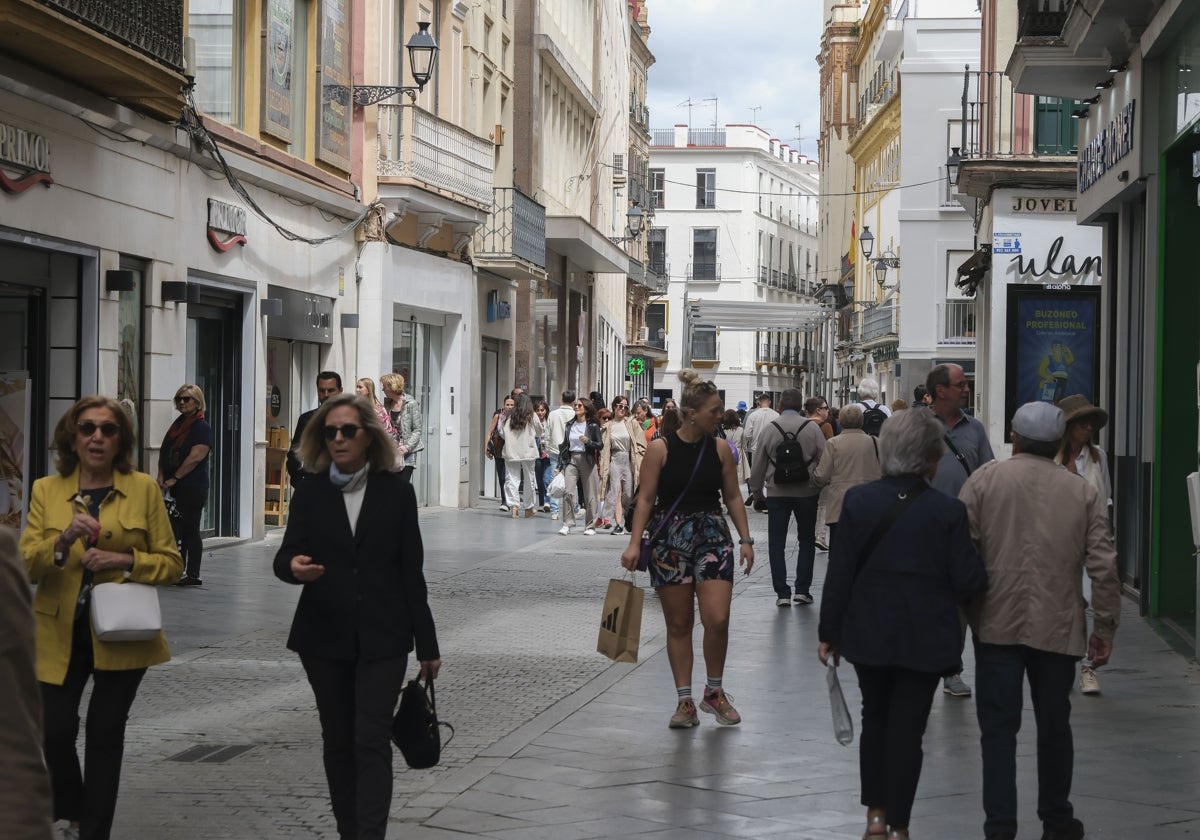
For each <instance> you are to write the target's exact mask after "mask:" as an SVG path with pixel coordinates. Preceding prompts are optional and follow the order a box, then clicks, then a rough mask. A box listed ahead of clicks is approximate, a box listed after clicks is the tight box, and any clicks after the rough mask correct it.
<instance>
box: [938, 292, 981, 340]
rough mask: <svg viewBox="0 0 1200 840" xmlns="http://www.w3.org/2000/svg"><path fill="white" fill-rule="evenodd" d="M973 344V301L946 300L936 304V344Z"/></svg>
mask: <svg viewBox="0 0 1200 840" xmlns="http://www.w3.org/2000/svg"><path fill="white" fill-rule="evenodd" d="M974 343H975V301H973V300H948V301H946V302H945V303H939V304H938V344H958V345H963V344H966V345H972V344H974Z"/></svg>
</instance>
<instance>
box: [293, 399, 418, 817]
mask: <svg viewBox="0 0 1200 840" xmlns="http://www.w3.org/2000/svg"><path fill="white" fill-rule="evenodd" d="M395 452H396V450H395V444H394V442H393V441H392V439H391V438H390V437H389V436H388V434H387V432H385V431H384V430H383V426H382V424H380V422H379V419H378V418H377V417H376V416H375V412H374V410H373V409H372V408H371V406H370V405H368V404H367V402H366V400H363V399H361V398H359V397H357V396H355V395H352V394H347V395H345V396H338V397H333V398H332V399H329V400H327V401H326V402H325V404H323V405H322V406H321V408H320V409H318V411H317V414H316V415H315V416H314V417H313V420H312V422H311V423H310V424H309V428H307V429H306V430H305V433H304V437H303V439H302V440H301V442H300V458H301V459H302V460H303V462H304V465H305V467H306V468H307V469H308V470H309V471H310V472H311V473H313V476H312V478H311V479H310V480H308V481H307V482H305V484H304V485H303V487H301V489H300V491H299V492H297V493H296V496H295V498H293V499H292V515H291V516H290V517H288V524H287V530H286V531H285V532H284V536H283V542H282V544H281V545H280V547H279V551H278V553H277V554H276V555H275V562H274V571H275V576H276V577H278V578H279V579H280V580H282V581H285V582H287V583H292V584H297V585H302V586H303V591H302V592H301V593H300V602H299V604H298V605H297V606H296V615H295V617H294V618H293V620H292V629H291V634H290V635H289V636H288V641H287V646H288V648H289V649H290V650H293V651H295V652H296V653H298V654H299V655H300V662H301V664H302V665H303V666H304V672H305V674H306V675H307V676H308V681H309V684H310V685H311V686H312V690H313V695H314V697H315V698H316V703H317V712H318V714H319V715H320V719H321V737H322V740H323V743H324V748H323V749H324V763H325V779H326V781H327V783H328V785H329V799H330V801H331V803H332V805H333V815H334V818H335V820H336V821H337V830H338V836H339V837H340V838H341V840H384V837H385V835H386V832H387V821H388V810H389V808H390V807H391V803H392V743H391V731H392V715H393V713H394V711H395V709H396V701H397V700H398V699H399V697H400V689H401V688H402V687H403V685H404V674H405V670H406V667H407V664H408V654H409V653H410V652H411V651H412V650H413V648H414V646H415V648H416V656H417V660H418V661H419V662H420V675H421V677H422V678H428V679H433V678H434V677H436V676H437V674H438V670H439V668H440V667H441V659H440V655H439V653H438V642H437V634H436V632H435V629H434V623H433V614H432V612H431V611H430V609H429V601H428V595H427V590H426V586H425V575H424V572H423V571H422V565H423V562H424V552H423V548H422V543H421V529H420V526H419V524H418V522H417V498H416V494H415V493H414V491H413V488H412V484H411V483H410V482H408V481H405V480H404V479H403V478H402V477H401V476H399V475H397V474H396V473H395V472H394V471H393V467H394V465H395Z"/></svg>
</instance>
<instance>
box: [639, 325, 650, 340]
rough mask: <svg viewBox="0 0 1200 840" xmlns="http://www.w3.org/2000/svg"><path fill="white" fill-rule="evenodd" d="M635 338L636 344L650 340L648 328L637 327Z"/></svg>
mask: <svg viewBox="0 0 1200 840" xmlns="http://www.w3.org/2000/svg"><path fill="white" fill-rule="evenodd" d="M637 340H638V344H645V343H647V342H648V341H650V328H649V327H638V334H637Z"/></svg>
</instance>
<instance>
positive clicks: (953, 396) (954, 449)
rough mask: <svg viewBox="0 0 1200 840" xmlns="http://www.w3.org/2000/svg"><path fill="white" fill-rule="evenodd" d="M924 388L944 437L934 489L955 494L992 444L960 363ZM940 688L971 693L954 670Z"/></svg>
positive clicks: (936, 371) (940, 370) (937, 371)
mask: <svg viewBox="0 0 1200 840" xmlns="http://www.w3.org/2000/svg"><path fill="white" fill-rule="evenodd" d="M925 388H926V389H927V390H928V392H929V394H930V395H931V396H932V397H933V402H931V403H930V408H932V409H933V416H934V417H935V418H937V420H939V421H940V422H941V423H942V426H943V429H942V432H943V440H944V441H945V442H946V451H945V452H944V453H943V454H942V460H941V461H940V462H939V463H938V469H937V474H936V475H934V477H933V489H934V490H941V491H942V492H943V493H945V494H946V495H947V496H954V497H955V498H957V497H958V494H959V491H960V490H962V487H963V485H964V484H966V482H967V477H968V476H970V475H971V473H972V472H974V471H975V470H977V469H979V467H980V466H982V465H983V464H986V463H987V462H988V461H992V460H994V459H995V456H994V455H993V454H992V444H991V443H990V442H989V441H988V436H987V430H986V429H984V427H983V424H982V423H980V422H979V421H978V420H976V419H975V418H973V417H972V416H971V415H969V414H967V412H966V407H967V404H968V403H969V402H970V399H971V383H970V381H969V380H968V379H967V375H966V373H965V372H964V371H963V369H962V368H961V367H960V366H959V365H954V364H943V365H937V366H936V367H934V368H933V369H932V370H930V371H929V374H928V375H927V376H926V377H925ZM960 623H961V626H962V634H963V647H966V644H967V619H966V616H965V615H963V616H962V620H961V622H960ZM942 692H943V693H944V694H948V695H950V696H951V697H970V696H971V687H970V686H968V685H967V684H966V682H964V681H963V678H962V675H961V674H955V675H954V676H950V677H946V679H945V680H943V681H942Z"/></svg>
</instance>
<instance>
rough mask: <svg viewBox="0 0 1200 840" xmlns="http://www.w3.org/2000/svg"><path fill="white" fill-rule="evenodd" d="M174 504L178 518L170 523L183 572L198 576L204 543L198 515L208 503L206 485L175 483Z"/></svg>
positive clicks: (190, 575)
mask: <svg viewBox="0 0 1200 840" xmlns="http://www.w3.org/2000/svg"><path fill="white" fill-rule="evenodd" d="M171 495H172V496H174V497H175V504H177V505H178V506H179V514H180V518H179V519H177V520H175V521H174V522H173V523H172V526H173V527H174V529H175V540H176V541H177V542H178V543H179V553H180V554H181V555H183V573H184V575H185V576H187V577H190V578H198V577H200V561H201V560H203V559H204V543H203V542H202V541H201V540H200V515H201V514H202V513H204V506H205V505H206V504H207V503H208V488H207V487H186V486H180V485H178V484H176V485H175V486H174V487H172V488H171Z"/></svg>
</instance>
